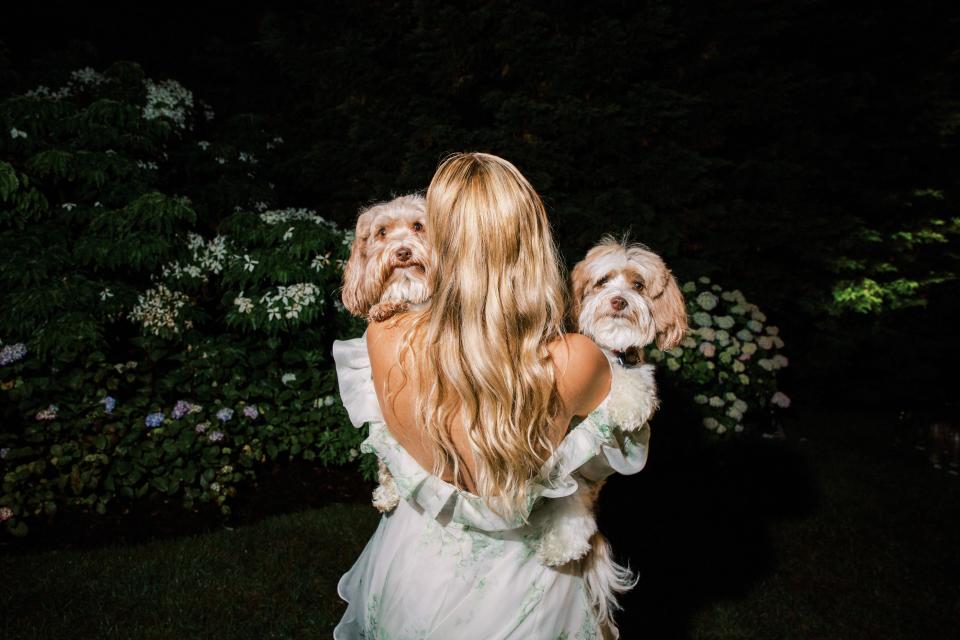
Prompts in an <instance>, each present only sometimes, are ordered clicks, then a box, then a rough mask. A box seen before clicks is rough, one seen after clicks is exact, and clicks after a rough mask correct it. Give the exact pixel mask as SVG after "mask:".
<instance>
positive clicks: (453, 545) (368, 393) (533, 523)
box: [333, 333, 649, 640]
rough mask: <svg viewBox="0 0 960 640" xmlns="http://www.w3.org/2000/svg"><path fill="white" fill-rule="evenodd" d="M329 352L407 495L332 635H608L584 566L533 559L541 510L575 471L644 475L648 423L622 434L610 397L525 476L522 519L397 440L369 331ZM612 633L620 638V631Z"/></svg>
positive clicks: (346, 400) (380, 639)
mask: <svg viewBox="0 0 960 640" xmlns="http://www.w3.org/2000/svg"><path fill="white" fill-rule="evenodd" d="M333 356H334V360H335V363H336V369H337V377H338V381H339V385H340V394H341V397H342V400H343V404H344V407H345V408H346V410H347V412H348V414H349V416H350V420H351V422H352V423H353V425H354V426H356V427H360V426H362V425H363V424H364V423H369V425H370V428H369V437H368V438H367V439H366V440H364V442H363V443H362V444H361V446H360V449H361V451H363V452H364V453H374V454H376V455H377V456H378V457H379V458H380V459H381V460H382V461H383V462H384V463H385V464H386V466H387V468H388V469H389V470H390V473H391V475H392V476H393V479H394V482H395V484H396V488H397V492H398V493H399V496H400V501H399V503H398V505H397V507H396V508H395V509H393V510H392V511H390V512H387V513H385V514H384V515H383V516H382V517H381V519H380V523H379V525H378V527H377V529H376V531H374V533H373V536H372V537H371V538H370V540H369V541H368V542H367V545H366V547H365V548H364V550H363V552H362V553H361V554H360V557H359V558H358V559H357V561H356V562H355V563H354V565H353V566H352V567H351V568H350V570H349V571H347V573H345V574H344V575H343V576H342V577H341V578H340V581H339V582H338V584H337V593H338V595H339V596H340V598H341V599H343V600H344V601H345V602H346V603H347V610H346V612H345V613H344V615H343V618H342V619H341V620H340V622H339V624H337V626H336V628H335V629H334V631H333V637H334V638H335V640H358V639H363V640H428V639H429V640H499V639H506V638H516V639H524V640H538V639H544V640H575V639H576V640H581V639H585V638H595V639H597V640H600V639H601V638H603V637H604V635H603V631H602V628H601V624H600V623H599V622H598V617H597V615H596V614H595V611H594V609H593V608H592V606H591V600H590V594H589V593H588V591H587V586H586V582H585V581H584V579H583V577H582V575H580V573H579V572H578V571H577V570H576V569H571V567H576V566H578V563H577V562H575V561H574V562H571V563H569V565H564V566H559V567H550V566H545V565H543V564H541V563H540V562H539V560H538V557H537V553H536V550H537V543H538V541H539V538H540V535H541V531H542V526H541V525H542V522H543V519H544V518H543V517H542V513H544V511H545V509H544V508H543V507H544V505H546V504H547V502H548V501H550V500H551V499H554V498H559V497H563V496H568V495H570V494H572V493H573V492H575V491H576V490H577V488H578V484H577V480H576V478H575V477H574V472H579V473H584V472H588V473H589V476H588V477H591V478H592V479H597V478H600V477H606V476H607V475H610V474H611V473H614V472H618V473H624V474H631V473H636V472H638V471H640V470H641V469H642V468H643V467H644V465H645V464H646V459H647V451H648V442H649V428H648V427H646V426H645V427H644V428H643V429H641V430H639V431H636V432H631V433H619V432H618V429H616V428H615V427H612V426H611V425H610V422H609V416H608V413H607V403H608V400H609V399H610V395H608V396H607V398H605V399H604V401H603V402H602V403H601V404H600V405H599V406H598V407H597V408H596V409H595V410H594V411H593V412H592V413H590V415H588V416H587V417H586V418H585V419H584V420H583V421H581V422H580V423H579V424H577V425H576V426H574V427H573V428H572V429H570V431H569V432H568V433H567V435H566V436H565V437H564V439H563V440H562V441H561V443H560V444H559V445H558V447H557V448H556V450H555V451H554V453H553V455H552V456H551V457H550V459H549V460H547V461H546V462H545V463H544V466H543V469H542V471H541V473H540V474H539V475H538V476H537V477H536V478H534V479H532V480H531V481H530V486H529V490H530V491H529V495H530V499H529V501H528V503H527V514H528V519H529V523H528V524H523V523H522V522H521V521H520V519H519V518H517V519H516V520H512V521H511V520H506V519H504V518H502V517H500V516H499V515H498V514H497V513H495V512H494V510H492V509H491V508H490V507H489V506H487V504H485V502H484V501H483V500H482V499H481V498H480V497H479V496H477V495H475V494H472V493H470V492H467V491H463V490H460V489H457V488H456V487H455V486H454V485H452V484H450V483H448V482H446V481H444V480H442V479H440V478H439V477H438V476H435V475H433V474H431V473H429V472H427V471H426V470H425V469H424V468H423V467H421V466H420V464H419V463H418V462H417V461H416V460H415V459H414V458H413V457H412V456H411V455H410V454H409V453H407V451H406V450H405V449H404V448H403V447H402V446H400V444H399V443H398V442H397V441H396V440H395V439H394V437H393V436H392V435H391V434H390V432H389V430H388V429H387V427H386V425H385V424H384V422H383V415H382V413H381V411H380V406H379V404H378V400H377V396H376V391H375V388H374V385H373V379H372V376H371V368H370V358H369V355H368V353H367V345H366V333H364V335H363V336H362V337H360V338H356V339H353V340H337V341H335V342H334V347H333ZM495 506H499V505H495ZM608 633H609V634H610V635H611V636H612V637H614V638H616V637H619V633H618V632H617V630H616V629H611V630H608Z"/></svg>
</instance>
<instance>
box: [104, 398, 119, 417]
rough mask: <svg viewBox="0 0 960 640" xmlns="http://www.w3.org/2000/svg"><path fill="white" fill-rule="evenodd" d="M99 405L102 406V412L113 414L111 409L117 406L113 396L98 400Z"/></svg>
mask: <svg viewBox="0 0 960 640" xmlns="http://www.w3.org/2000/svg"><path fill="white" fill-rule="evenodd" d="M100 404H102V405H103V410H104V411H106V412H107V413H113V408H114V407H116V406H117V400H116V399H115V398H114V397H113V396H107V397H105V398H103V399H102V400H100Z"/></svg>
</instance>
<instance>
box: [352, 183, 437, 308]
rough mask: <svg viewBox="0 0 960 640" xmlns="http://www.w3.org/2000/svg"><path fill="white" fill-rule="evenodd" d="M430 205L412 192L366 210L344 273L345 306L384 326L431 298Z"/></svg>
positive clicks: (359, 221)
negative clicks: (427, 228) (429, 275)
mask: <svg viewBox="0 0 960 640" xmlns="http://www.w3.org/2000/svg"><path fill="white" fill-rule="evenodd" d="M430 263H431V254H430V251H429V250H428V248H427V235H426V202H425V200H424V199H423V197H422V196H420V195H417V194H411V195H406V196H400V197H399V198H394V199H393V200H390V201H389V202H380V203H377V204H375V205H372V206H370V207H368V208H366V209H364V210H362V211H361V212H360V217H359V218H357V227H356V232H355V236H354V239H353V245H352V247H351V248H350V258H349V259H348V260H347V264H346V267H345V268H344V272H343V291H342V299H343V305H344V306H345V307H346V308H347V310H348V311H349V312H350V313H352V314H353V315H355V316H358V317H365V318H367V319H369V320H373V321H376V322H380V321H383V320H386V319H387V318H389V317H390V316H392V315H394V314H396V313H398V312H400V311H403V310H406V309H408V308H409V306H410V305H411V304H421V303H423V302H425V301H426V300H427V299H429V297H430V294H429V292H428V291H427V276H426V270H427V268H428V267H429V266H430Z"/></svg>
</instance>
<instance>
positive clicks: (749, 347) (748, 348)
mask: <svg viewBox="0 0 960 640" xmlns="http://www.w3.org/2000/svg"><path fill="white" fill-rule="evenodd" d="M740 349H741V350H742V351H743V352H744V353H745V354H747V355H753V354H754V353H756V352H757V343H756V342H744V343H743V345H742V346H741V347H740Z"/></svg>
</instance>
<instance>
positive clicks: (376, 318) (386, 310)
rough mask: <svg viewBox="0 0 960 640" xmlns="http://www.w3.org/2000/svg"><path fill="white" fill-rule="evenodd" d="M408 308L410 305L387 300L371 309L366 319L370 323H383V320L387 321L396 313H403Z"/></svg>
mask: <svg viewBox="0 0 960 640" xmlns="http://www.w3.org/2000/svg"><path fill="white" fill-rule="evenodd" d="M409 308H410V305H409V304H408V303H406V302H404V301H402V300H401V301H399V302H397V301H393V300H388V301H386V302H379V303H377V304H375V305H373V306H372V307H370V311H369V312H368V313H367V318H368V319H369V320H370V321H371V322H383V321H384V320H389V319H390V318H392V317H393V316H395V315H397V314H398V313H403V312H404V311H407V310H408V309H409Z"/></svg>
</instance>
